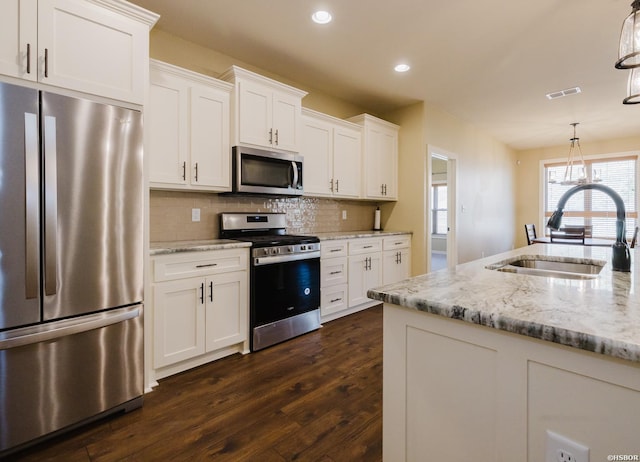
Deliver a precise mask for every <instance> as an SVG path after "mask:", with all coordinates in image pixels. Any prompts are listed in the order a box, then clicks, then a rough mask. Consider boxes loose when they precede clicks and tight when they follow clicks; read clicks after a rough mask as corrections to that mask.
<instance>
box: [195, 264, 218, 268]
mask: <svg viewBox="0 0 640 462" xmlns="http://www.w3.org/2000/svg"><path fill="white" fill-rule="evenodd" d="M211 266H218V264H217V263H205V264H204V265H196V268H209V267H211Z"/></svg>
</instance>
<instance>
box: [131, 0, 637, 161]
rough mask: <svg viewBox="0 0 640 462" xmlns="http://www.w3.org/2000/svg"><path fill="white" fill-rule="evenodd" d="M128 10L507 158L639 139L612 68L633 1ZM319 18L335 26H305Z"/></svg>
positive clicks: (172, 2) (633, 110)
mask: <svg viewBox="0 0 640 462" xmlns="http://www.w3.org/2000/svg"><path fill="white" fill-rule="evenodd" d="M131 1H132V3H136V4H138V5H140V6H143V7H145V8H147V9H149V10H152V11H155V12H156V13H159V14H160V15H161V18H160V21H159V23H158V25H157V26H156V27H159V28H160V29H163V30H165V31H167V32H169V33H171V34H174V35H177V36H180V37H183V38H184V39H186V40H189V41H192V42H195V43H198V44H201V45H204V46H206V47H208V48H211V49H214V50H217V51H220V52H222V53H224V54H226V55H229V56H231V57H234V58H237V59H239V60H242V61H245V62H248V63H251V64H252V65H255V66H257V67H259V68H263V69H265V70H267V71H270V72H273V73H275V74H279V75H283V76H287V78H289V79H291V80H293V81H298V82H303V83H304V84H305V85H308V86H310V87H314V88H317V89H318V90H321V91H323V92H326V93H329V94H332V95H335V96H337V97H340V98H342V99H345V100H347V101H351V102H354V103H356V104H358V105H360V106H362V107H364V108H366V109H367V111H369V112H372V113H377V114H384V113H385V112H387V111H389V110H393V109H395V108H399V107H402V106H406V105H408V104H411V103H414V102H416V101H420V100H422V101H425V102H427V103H429V104H432V105H435V106H437V107H438V108H440V109H441V110H444V111H446V112H448V113H450V114H452V115H454V116H456V117H457V118H459V119H461V120H463V121H466V122H468V123H470V124H472V125H475V126H477V127H478V128H480V129H481V130H483V131H485V132H487V133H489V134H491V135H493V136H495V137H496V138H498V139H499V140H501V141H503V142H504V143H506V144H508V145H510V146H512V147H513V148H516V149H526V148H533V147H542V146H551V145H561V144H564V143H567V145H568V139H569V138H570V137H571V130H572V129H571V127H570V125H569V124H570V123H571V122H580V125H579V126H578V136H579V137H580V139H581V141H582V143H583V144H585V143H588V142H590V141H595V140H599V139H609V138H618V137H624V136H636V135H638V134H639V133H640V132H639V130H638V128H639V127H638V122H639V121H640V105H623V104H622V99H623V98H624V97H625V96H626V85H627V77H628V72H629V71H622V70H617V69H615V68H614V66H613V64H614V62H615V61H616V59H617V52H618V39H619V34H620V27H621V25H622V21H623V20H624V18H625V17H626V16H627V15H628V14H629V13H630V12H631V7H630V4H631V0H526V1H525V0H482V1H479V0H393V1H392V0H180V1H176V0H131ZM317 8H322V9H326V10H328V11H330V12H331V14H332V15H333V17H334V20H333V22H331V23H330V24H328V25H325V26H319V25H317V24H314V23H312V22H311V20H310V15H311V13H312V12H313V11H314V10H315V9H317ZM401 61H405V62H407V63H409V64H410V65H411V70H410V71H409V72H408V73H406V74H397V73H395V72H394V71H393V66H394V65H395V64H397V63H399V62H401ZM574 86H580V87H581V89H582V93H581V94H579V95H573V96H567V97H564V98H561V99H557V100H552V101H550V100H547V98H546V97H545V94H546V93H550V92H554V91H558V90H563V89H566V88H570V87H574Z"/></svg>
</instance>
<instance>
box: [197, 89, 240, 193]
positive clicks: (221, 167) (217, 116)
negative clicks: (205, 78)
mask: <svg viewBox="0 0 640 462" xmlns="http://www.w3.org/2000/svg"><path fill="white" fill-rule="evenodd" d="M190 101H191V118H190V124H191V184H192V185H194V186H202V187H206V188H207V189H209V190H215V191H229V190H231V170H230V162H229V160H230V157H231V152H230V150H229V93H226V92H224V91H216V90H215V89H212V88H206V87H203V86H199V85H198V86H193V87H191V98H190Z"/></svg>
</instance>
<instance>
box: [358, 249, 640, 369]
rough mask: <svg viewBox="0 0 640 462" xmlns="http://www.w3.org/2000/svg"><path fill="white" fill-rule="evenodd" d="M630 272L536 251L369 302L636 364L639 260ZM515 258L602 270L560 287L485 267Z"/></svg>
mask: <svg viewBox="0 0 640 462" xmlns="http://www.w3.org/2000/svg"><path fill="white" fill-rule="evenodd" d="M636 252H637V251H636V250H631V259H632V262H631V263H632V264H631V272H630V273H621V272H615V271H612V270H611V249H610V248H604V247H583V246H577V245H549V244H535V245H531V246H527V247H522V248H519V249H515V250H512V251H510V252H505V253H502V254H499V255H494V256H492V257H486V258H483V259H481V260H476V261H472V262H469V263H465V264H461V265H458V266H457V267H456V268H454V269H445V270H441V271H436V272H433V273H429V274H425V275H421V276H417V277H414V278H411V279H407V280H404V281H401V282H398V283H395V284H390V285H387V286H384V287H380V288H375V289H373V290H370V291H369V292H368V296H369V297H370V298H372V299H375V300H380V301H383V302H385V303H390V304H394V305H400V306H403V307H406V308H410V309H415V310H419V311H424V312H428V313H433V314H436V315H440V316H444V317H447V318H452V319H458V320H461V321H465V322H468V323H472V324H478V325H482V326H487V327H490V328H495V329H499V330H504V331H508V332H512V333H516V334H521V335H525V336H528V337H533V338H537V339H541V340H546V341H551V342H555V343H558V344H562V345H567V346H570V347H575V348H579V349H582V350H587V351H591V352H595V353H601V354H604V355H608V356H612V357H616V358H621V359H625V360H630V361H634V362H640V296H639V294H638V291H639V290H640V283H639V281H640V261H639V260H640V259H638V258H637V253H636ZM519 255H539V256H542V258H543V259H544V258H550V257H572V258H578V259H584V258H587V259H596V260H603V261H605V262H606V264H605V266H604V267H603V269H602V271H601V272H600V274H599V275H598V276H597V277H596V278H594V279H586V280H575V279H560V278H550V277H541V276H532V275H523V274H515V273H507V272H500V271H495V270H491V269H487V268H486V267H487V266H489V265H492V264H496V263H499V262H501V261H504V260H508V259H510V258H513V257H516V256H519Z"/></svg>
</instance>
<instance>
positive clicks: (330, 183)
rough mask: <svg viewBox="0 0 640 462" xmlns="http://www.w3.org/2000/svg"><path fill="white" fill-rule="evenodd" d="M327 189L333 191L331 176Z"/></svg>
mask: <svg viewBox="0 0 640 462" xmlns="http://www.w3.org/2000/svg"><path fill="white" fill-rule="evenodd" d="M329 189H330V190H331V192H333V178H331V181H330V182H329Z"/></svg>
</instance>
